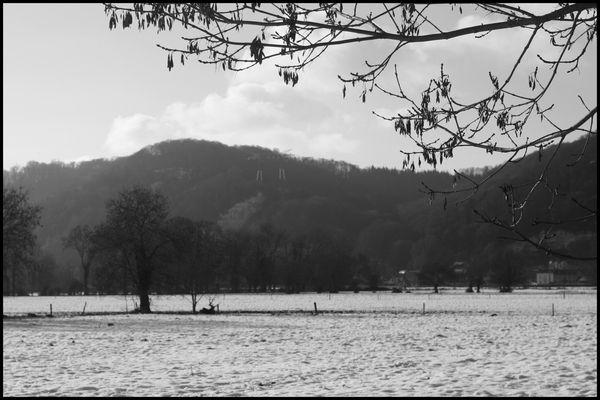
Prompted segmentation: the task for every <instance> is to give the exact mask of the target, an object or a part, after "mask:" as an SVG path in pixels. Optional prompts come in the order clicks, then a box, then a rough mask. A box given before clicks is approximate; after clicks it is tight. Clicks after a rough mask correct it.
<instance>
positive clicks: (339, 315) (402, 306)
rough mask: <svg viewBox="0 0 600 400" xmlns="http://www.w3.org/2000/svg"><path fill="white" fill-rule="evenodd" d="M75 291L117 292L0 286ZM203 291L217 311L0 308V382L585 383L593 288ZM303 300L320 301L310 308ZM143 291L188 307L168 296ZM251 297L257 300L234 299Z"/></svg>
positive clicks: (27, 390) (529, 390)
mask: <svg viewBox="0 0 600 400" xmlns="http://www.w3.org/2000/svg"><path fill="white" fill-rule="evenodd" d="M204 300H205V299H203V301H202V302H201V304H200V306H206V302H205V301H204ZM130 301H131V298H130ZM84 302H87V306H86V312H88V311H90V312H98V311H124V310H125V300H124V298H123V296H107V297H95V296H88V297H62V298H61V297H56V298H49V297H47V298H43V297H28V298H23V297H22V298H8V297H5V298H4V299H3V307H4V310H3V312H4V314H11V313H27V312H36V313H46V312H48V311H49V310H48V305H49V303H52V304H53V311H54V312H55V313H57V315H60V313H61V312H67V311H73V312H75V311H81V310H82V308H83V304H84ZM215 302H216V303H219V304H220V310H221V311H224V312H225V313H223V314H220V315H176V314H152V315H133V314H128V315H95V316H58V317H55V318H22V319H4V321H3V358H4V361H3V395H4V396H15V395H16V396H29V395H33V396H36V395H52V396H59V395H60V396H68V395H71V396H113V395H114V396H122V395H126V396H135V395H139V396H155V395H156V396H158V395H172V396H186V395H187V396H200V395H216V396H224V395H252V396H301V395H308V396H317V395H319V396H334V395H338V396H426V395H437V396H470V395H474V396H491V395H496V396H594V397H595V396H597V393H598V392H597V382H598V373H597V294H596V291H595V290H590V291H587V292H586V291H583V292H576V291H567V292H566V295H564V296H563V292H562V291H561V292H558V291H533V290H530V291H517V292H516V293H512V294H498V293H492V292H490V293H484V294H479V295H476V294H465V293H460V292H458V291H457V292H450V291H449V292H445V293H443V294H441V295H427V294H416V293H410V294H406V293H403V294H392V293H358V294H353V293H342V294H332V295H328V294H301V295H268V294H267V295H224V296H223V295H220V296H219V297H217V299H216V301H215ZM314 302H316V303H317V306H318V309H319V311H325V312H324V313H320V314H318V315H311V314H310V313H309V312H310V311H311V310H313V307H314V306H313V303H314ZM423 303H425V309H426V312H425V314H423V305H422V304H423ZM152 304H153V310H157V311H168V310H177V311H182V310H189V309H190V305H189V302H188V301H187V299H184V298H182V297H177V296H157V297H154V298H153V303H152ZM552 304H554V308H555V315H554V316H552V315H551V312H552ZM131 307H132V306H131V304H130V305H129V306H128V309H131ZM251 310H261V311H265V313H263V314H246V313H239V314H238V313H235V312H234V311H251ZM272 311H306V312H305V313H290V314H286V313H270V312H272ZM327 311H330V312H327ZM331 311H333V312H331ZM494 314H496V315H494Z"/></svg>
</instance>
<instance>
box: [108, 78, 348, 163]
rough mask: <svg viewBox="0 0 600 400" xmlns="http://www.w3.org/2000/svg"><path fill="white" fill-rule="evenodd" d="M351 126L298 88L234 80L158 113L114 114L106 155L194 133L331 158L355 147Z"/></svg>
mask: <svg viewBox="0 0 600 400" xmlns="http://www.w3.org/2000/svg"><path fill="white" fill-rule="evenodd" d="M355 126H356V121H354V119H353V118H348V116H347V115H345V114H344V113H343V112H338V111H336V110H334V109H332V108H330V107H329V106H328V105H327V104H326V103H325V102H322V101H320V100H319V99H316V98H312V97H307V96H306V95H305V94H304V93H303V92H301V91H297V90H293V89H291V88H285V87H282V86H280V85H278V84H276V83H270V84H264V85H260V84H257V83H239V84H237V85H234V86H231V87H230V88H229V89H228V90H227V92H226V93H225V95H224V96H220V95H218V94H210V95H209V96H207V97H206V98H205V99H204V100H202V101H201V102H199V103H194V104H183V103H173V104H171V105H169V106H168V107H167V108H166V109H165V110H164V111H163V112H162V113H161V114H160V115H158V116H149V115H144V114H134V115H132V116H129V117H122V116H121V117H118V118H116V119H115V120H114V122H113V125H112V127H111V129H110V131H109V134H108V137H107V139H106V142H105V148H106V150H107V151H108V152H109V153H110V155H111V156H121V155H127V154H131V153H133V152H135V151H137V150H139V149H140V148H142V147H144V146H146V145H149V144H153V143H156V142H159V141H162V140H167V139H179V138H197V139H206V140H215V141H219V142H222V143H225V144H229V145H239V144H252V145H258V146H263V147H267V148H281V149H290V150H291V151H292V152H293V153H294V154H299V155H306V156H314V157H328V158H329V157H332V158H335V157H344V156H347V155H348V154H349V153H352V152H353V151H355V150H356V148H357V147H358V141H357V140H356V139H353V138H351V137H347V136H346V135H345V133H346V132H350V131H353V130H354V129H355ZM345 158H347V157H345Z"/></svg>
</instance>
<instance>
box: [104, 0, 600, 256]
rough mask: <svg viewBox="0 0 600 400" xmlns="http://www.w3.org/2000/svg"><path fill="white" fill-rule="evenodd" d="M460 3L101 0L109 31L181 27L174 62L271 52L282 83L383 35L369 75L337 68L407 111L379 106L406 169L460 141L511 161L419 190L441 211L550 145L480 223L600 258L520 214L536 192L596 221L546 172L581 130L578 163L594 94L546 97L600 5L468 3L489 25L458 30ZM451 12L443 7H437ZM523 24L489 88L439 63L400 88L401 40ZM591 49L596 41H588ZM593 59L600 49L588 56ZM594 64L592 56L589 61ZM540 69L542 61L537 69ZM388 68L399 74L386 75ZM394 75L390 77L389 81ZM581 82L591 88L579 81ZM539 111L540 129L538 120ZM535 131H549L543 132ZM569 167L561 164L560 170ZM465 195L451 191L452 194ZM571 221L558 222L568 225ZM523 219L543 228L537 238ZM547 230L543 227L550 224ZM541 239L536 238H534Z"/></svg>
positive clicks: (170, 58)
mask: <svg viewBox="0 0 600 400" xmlns="http://www.w3.org/2000/svg"><path fill="white" fill-rule="evenodd" d="M463 6H464V7H467V6H466V5H457V4H413V3H400V4H387V3H383V4H378V5H376V4H358V3H356V4H353V5H350V6H348V5H344V4H342V3H319V4H318V5H315V4H311V5H300V4H296V3H287V4H277V3H276V4H271V3H269V4H260V3H250V4H247V3H242V4H217V3H182V4H170V3H169V4H167V3H134V4H133V5H132V6H125V5H121V4H112V3H105V12H106V15H107V17H108V18H109V28H110V29H113V28H116V27H117V25H118V24H121V25H122V27H123V28H124V29H125V28H128V27H130V26H132V25H133V24H134V21H135V22H137V27H138V28H139V29H148V28H157V29H158V32H161V31H166V30H172V29H173V28H174V27H175V28H176V30H177V31H178V32H184V36H182V37H181V43H182V45H181V47H171V46H164V45H161V44H157V46H158V47H159V48H161V49H163V50H164V51H165V52H166V53H167V68H168V69H169V70H171V68H173V67H174V65H175V61H174V60H177V59H179V61H180V62H181V63H182V64H184V63H185V62H186V60H188V59H190V58H193V59H196V60H197V61H199V62H200V63H203V64H213V65H216V66H220V67H222V68H223V70H225V69H229V70H233V71H241V70H244V69H248V68H252V67H255V66H257V65H260V64H262V63H263V61H265V60H268V59H275V60H276V64H275V65H276V67H277V70H278V74H279V75H280V76H281V77H282V79H283V80H284V81H285V83H286V84H291V85H292V86H294V85H296V84H297V83H298V79H299V73H301V72H302V71H303V68H304V67H306V66H307V65H309V64H310V63H312V62H313V61H314V60H316V59H317V58H320V57H324V55H325V54H326V52H327V50H328V49H330V48H332V47H336V46H352V45H354V44H357V43H361V42H363V43H364V42H373V41H386V42H388V43H392V46H391V50H389V52H387V53H386V54H382V56H381V59H380V61H378V62H368V61H365V67H364V70H362V71H357V72H343V73H342V75H338V79H339V81H340V84H341V86H342V95H343V97H346V91H347V85H350V86H351V87H352V88H355V89H358V90H359V91H360V97H361V98H362V101H363V102H365V101H366V98H367V95H368V93H371V92H372V91H374V90H375V91H376V92H379V93H382V94H384V95H388V96H391V97H392V98H394V99H396V100H397V102H398V106H399V107H398V108H401V109H404V110H405V111H403V112H401V113H398V114H397V115H381V114H377V113H375V112H374V114H376V115H377V116H379V117H380V118H383V119H385V120H388V121H389V122H390V127H392V126H393V129H394V131H395V132H397V133H398V134H400V135H402V136H404V137H406V138H408V139H409V143H411V144H410V145H409V146H408V147H407V148H404V149H402V150H401V152H402V153H403V157H404V160H403V166H404V168H410V169H413V170H414V169H415V168H416V167H415V166H420V165H421V164H428V165H430V166H433V167H434V168H435V167H436V166H437V165H438V164H442V163H443V161H444V160H445V159H449V158H452V157H454V156H455V153H457V152H459V151H460V150H461V149H462V148H478V149H481V150H485V151H486V152H487V153H489V154H493V153H505V154H506V155H507V157H508V158H507V160H506V161H505V162H504V163H503V164H502V165H501V166H500V167H499V168H494V169H491V170H490V171H488V173H486V174H484V175H483V176H480V177H473V176H469V175H467V174H465V173H461V172H459V171H457V170H454V178H455V185H452V186H451V187H448V188H432V187H430V186H428V185H427V184H426V183H423V188H422V191H423V192H425V193H427V194H428V195H429V196H430V198H431V199H432V200H433V199H434V198H435V197H436V196H437V197H440V196H441V197H443V199H444V200H443V204H444V208H445V207H446V204H447V201H448V198H451V200H453V201H454V200H456V203H457V204H460V203H462V202H463V201H465V200H466V199H468V198H470V197H471V196H473V195H474V194H475V193H477V192H478V190H479V189H480V188H481V187H482V186H483V185H485V184H488V183H490V182H493V178H494V177H496V176H497V175H498V174H499V172H500V171H502V170H503V169H505V167H506V166H508V165H510V164H514V163H517V162H519V161H520V160H522V159H523V158H524V157H525V155H527V154H528V153H531V152H539V154H540V161H541V154H542V153H543V152H544V149H546V148H548V147H549V146H551V145H556V146H554V147H553V148H552V151H551V154H550V156H549V157H546V158H545V159H544V162H543V163H541V164H540V168H539V171H538V173H537V175H536V176H535V177H532V178H531V179H530V180H529V181H528V182H526V183H521V184H519V186H518V187H517V186H515V185H512V184H511V183H504V184H502V185H501V191H502V195H503V196H504V197H505V198H506V199H507V202H506V203H507V211H508V217H506V218H499V217H498V216H489V215H487V214H486V212H485V211H484V210H477V209H476V210H474V211H475V212H476V213H477V215H479V216H480V217H481V220H482V221H484V222H487V223H490V224H493V225H495V226H498V227H500V228H502V229H505V230H507V231H508V232H510V238H511V239H512V240H517V241H522V242H525V243H528V244H531V245H533V246H535V247H537V248H539V249H541V250H543V251H545V252H547V253H549V254H554V255H557V256H562V257H571V258H576V259H582V260H586V259H597V256H596V255H579V254H566V253H563V252H559V251H556V250H555V249H553V248H551V246H550V245H548V240H549V239H550V238H552V236H553V233H552V231H553V229H555V228H556V225H557V221H555V220H551V221H544V222H540V219H539V218H537V219H536V218H535V217H533V218H525V217H524V216H525V215H526V214H525V210H526V209H527V207H528V205H530V204H531V199H532V197H534V196H535V195H536V193H539V192H544V193H547V194H548V195H549V197H550V200H549V208H552V207H553V205H554V204H555V203H556V202H558V201H559V200H560V201H566V202H572V204H574V205H576V206H577V207H579V210H580V211H581V215H579V216H577V217H576V218H574V220H577V221H584V220H585V221H594V223H595V221H596V220H597V208H596V205H595V204H583V203H582V202H581V201H580V200H578V199H577V198H575V197H574V196H572V195H568V193H563V192H562V191H561V189H560V188H559V187H558V185H557V184H556V183H555V182H551V181H550V179H549V170H550V167H551V166H552V164H553V161H554V159H555V156H556V154H557V152H558V151H559V149H560V148H561V145H562V144H563V142H564V141H565V140H566V139H567V138H573V137H575V136H581V135H583V136H586V137H587V141H586V144H585V145H583V147H582V149H581V152H580V154H579V155H576V158H575V160H574V161H573V162H572V163H570V164H569V165H568V166H571V167H573V166H576V165H577V164H578V162H579V161H580V160H581V159H582V157H583V155H584V154H585V152H586V149H587V143H588V141H589V139H590V137H592V136H595V135H596V133H597V128H596V114H597V105H596V104H589V103H590V102H591V101H593V102H596V101H597V100H596V99H591V100H590V99H588V100H587V101H586V100H584V99H583V98H582V97H581V95H578V98H574V99H573V102H574V103H575V102H576V103H577V104H580V105H581V108H580V109H581V112H580V113H579V114H578V115H575V116H573V117H572V120H571V121H569V122H567V123H565V122H558V121H557V119H556V118H555V117H554V115H555V114H553V113H554V112H556V110H555V109H554V104H549V103H550V102H551V99H550V96H549V95H548V93H549V92H551V90H550V89H551V87H553V85H555V83H556V82H557V81H558V80H559V79H560V78H561V77H564V76H565V75H566V74H569V73H571V72H573V71H576V70H578V68H579V65H580V63H582V62H583V61H584V60H586V59H589V54H590V53H589V52H588V51H587V50H588V48H589V47H590V44H592V43H593V41H594V40H595V39H596V32H597V5H596V4H595V3H557V4H556V5H555V7H554V10H552V11H547V12H539V13H536V12H532V11H528V10H527V9H526V7H521V6H519V5H509V4H472V5H469V6H468V7H471V6H474V11H473V12H474V13H476V14H478V15H480V16H483V17H484V18H486V20H487V21H494V22H485V23H480V21H478V20H477V19H474V21H475V22H472V24H471V25H469V26H466V27H461V28H450V29H447V28H444V23H443V22H444V19H445V18H446V17H447V15H448V13H449V12H455V13H461V14H462V12H463V9H462V8H463ZM439 8H446V10H445V13H439V12H434V10H438V9H439ZM506 30H523V31H525V32H526V33H527V34H528V35H529V38H528V40H527V42H526V43H525V44H524V45H523V47H522V49H521V51H520V52H519V53H518V56H516V58H515V59H512V60H511V59H508V60H507V63H510V64H508V65H510V66H511V67H510V68H509V69H508V71H510V72H508V74H507V75H506V76H503V77H499V76H495V75H494V74H493V73H492V72H489V74H488V76H489V80H490V87H489V91H488V93H486V94H484V95H481V96H480V97H477V98H473V99H470V100H468V101H464V100H459V99H463V98H465V96H464V95H463V96H461V94H460V92H458V94H456V93H457V91H459V90H460V88H456V87H454V86H453V85H452V79H451V77H450V76H449V74H448V73H446V72H445V71H444V65H443V64H442V65H441V66H440V69H439V75H437V76H433V77H431V78H430V79H429V80H428V82H424V85H423V90H422V91H421V92H420V93H418V94H414V95H412V94H411V95H409V94H407V93H406V92H405V90H404V89H403V85H404V83H405V82H402V81H401V80H402V77H403V76H404V74H403V73H402V72H403V71H399V70H398V67H397V64H396V63H395V62H394V60H396V59H397V58H398V57H402V56H403V55H404V54H405V53H404V51H405V50H404V48H405V47H406V46H407V45H410V46H411V47H414V46H422V45H423V44H424V43H428V42H429V43H431V42H442V43H447V46H452V45H453V42H452V39H456V38H460V37H466V36H473V35H475V37H476V38H478V39H479V38H481V37H484V36H486V35H488V34H489V33H491V32H500V31H506ZM538 37H543V38H544V39H545V40H546V41H547V42H546V43H549V45H548V50H549V51H548V52H547V54H536V56H537V61H538V66H536V67H535V68H532V70H531V71H525V72H529V79H528V85H527V86H525V85H524V84H523V85H520V84H519V82H518V81H515V77H516V76H517V75H518V74H517V70H519V71H518V72H519V73H523V71H522V70H523V69H524V68H525V66H524V65H523V64H524V63H523V60H524V58H525V56H526V55H529V54H528V53H532V51H533V50H532V49H531V47H532V46H531V45H532V43H533V42H534V39H537V38H538ZM592 46H593V45H592ZM592 57H593V56H592ZM588 62H592V63H595V62H596V61H595V60H588ZM539 66H543V67H547V69H548V71H547V72H546V73H542V72H541V69H540V68H539ZM392 69H393V79H391V80H387V81H386V80H384V79H383V78H382V77H383V76H384V75H383V73H384V71H388V75H391V74H390V72H391V70H392ZM389 82H392V83H391V84H390V83H389ZM582 84H584V85H585V84H588V83H587V82H582ZM537 118H539V119H540V124H541V125H542V126H541V127H540V126H539V124H538V125H536V124H535V123H532V121H534V120H536V119H537ZM536 132H542V133H541V134H536ZM559 167H561V168H562V167H563V166H559ZM457 194H458V195H460V194H463V196H466V197H464V198H463V196H461V198H458V199H456V197H455V195H457ZM564 222H565V221H561V223H564ZM528 224H535V225H537V226H538V227H542V228H543V229H542V230H541V231H540V232H538V234H537V235H532V234H531V233H529V232H528V230H527V229H525V230H524V229H523V228H524V227H526V226H527V225H528ZM545 227H548V228H545ZM534 236H535V237H534Z"/></svg>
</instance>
